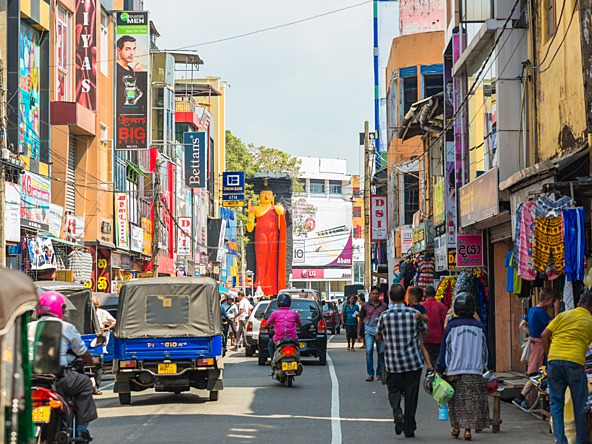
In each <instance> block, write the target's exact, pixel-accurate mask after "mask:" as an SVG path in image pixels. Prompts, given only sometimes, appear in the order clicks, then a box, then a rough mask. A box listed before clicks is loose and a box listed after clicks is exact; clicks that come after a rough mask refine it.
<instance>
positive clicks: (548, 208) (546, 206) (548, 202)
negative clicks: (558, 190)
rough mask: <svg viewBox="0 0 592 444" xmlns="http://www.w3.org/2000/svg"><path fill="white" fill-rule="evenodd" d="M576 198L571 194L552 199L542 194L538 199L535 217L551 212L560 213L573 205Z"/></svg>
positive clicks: (547, 214)
mask: <svg viewBox="0 0 592 444" xmlns="http://www.w3.org/2000/svg"><path fill="white" fill-rule="evenodd" d="M573 202H574V200H573V199H572V198H571V197H569V196H561V197H560V198H559V199H557V200H552V199H551V198H550V197H549V196H540V197H539V198H538V199H537V200H536V212H535V217H541V216H549V213H555V214H556V215H558V214H560V213H561V212H562V211H563V210H566V209H567V208H569V207H571V206H572V205H573Z"/></svg>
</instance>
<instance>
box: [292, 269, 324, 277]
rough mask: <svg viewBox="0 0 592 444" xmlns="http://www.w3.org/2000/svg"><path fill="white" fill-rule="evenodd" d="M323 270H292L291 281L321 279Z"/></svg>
mask: <svg viewBox="0 0 592 444" xmlns="http://www.w3.org/2000/svg"><path fill="white" fill-rule="evenodd" d="M324 277H325V270H324V269H322V268H294V269H293V270H292V278H293V279H323V278H324Z"/></svg>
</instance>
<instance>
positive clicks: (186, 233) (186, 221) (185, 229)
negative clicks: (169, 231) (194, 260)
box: [177, 217, 223, 256]
mask: <svg viewBox="0 0 592 444" xmlns="http://www.w3.org/2000/svg"><path fill="white" fill-rule="evenodd" d="M178 220H179V228H178V229H177V254H178V255H179V256H190V255H191V218H190V217H179V218H178ZM222 239H223V238H222Z"/></svg>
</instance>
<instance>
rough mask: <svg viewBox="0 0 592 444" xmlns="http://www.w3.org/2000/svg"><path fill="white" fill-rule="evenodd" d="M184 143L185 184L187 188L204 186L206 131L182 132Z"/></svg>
mask: <svg viewBox="0 0 592 444" xmlns="http://www.w3.org/2000/svg"><path fill="white" fill-rule="evenodd" d="M183 144H184V145H185V185H187V186H188V187H189V188H205V187H206V179H207V178H206V164H207V149H206V148H207V147H206V133H204V132H192V133H183Z"/></svg>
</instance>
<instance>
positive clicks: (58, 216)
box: [49, 204, 64, 237]
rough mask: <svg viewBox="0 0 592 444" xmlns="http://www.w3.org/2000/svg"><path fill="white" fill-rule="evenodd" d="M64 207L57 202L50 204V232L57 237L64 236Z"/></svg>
mask: <svg viewBox="0 0 592 444" xmlns="http://www.w3.org/2000/svg"><path fill="white" fill-rule="evenodd" d="M63 214H64V207H62V206H60V205H56V204H49V234H51V235H52V236H55V237H62V217H63Z"/></svg>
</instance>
